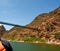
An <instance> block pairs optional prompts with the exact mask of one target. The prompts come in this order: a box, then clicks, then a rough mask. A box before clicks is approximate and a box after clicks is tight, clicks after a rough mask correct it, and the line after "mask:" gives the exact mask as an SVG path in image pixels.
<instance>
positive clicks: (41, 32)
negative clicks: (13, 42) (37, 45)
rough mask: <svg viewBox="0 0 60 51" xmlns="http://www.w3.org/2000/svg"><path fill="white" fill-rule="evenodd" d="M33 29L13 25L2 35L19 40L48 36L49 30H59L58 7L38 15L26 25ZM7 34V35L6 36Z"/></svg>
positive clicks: (59, 17) (59, 15)
mask: <svg viewBox="0 0 60 51" xmlns="http://www.w3.org/2000/svg"><path fill="white" fill-rule="evenodd" d="M26 27H30V28H33V29H26V28H21V27H13V28H12V29H11V30H10V31H8V32H7V33H5V34H4V35H3V37H5V38H8V37H9V38H12V37H13V39H17V40H19V39H20V38H22V37H23V38H24V37H48V38H49V37H50V33H51V32H58V31H60V7H58V8H57V9H55V10H54V11H51V12H49V13H43V14H40V15H38V16H37V17H36V18H35V19H34V20H33V21H32V22H31V23H30V24H28V25H26ZM6 35H7V36H6Z"/></svg>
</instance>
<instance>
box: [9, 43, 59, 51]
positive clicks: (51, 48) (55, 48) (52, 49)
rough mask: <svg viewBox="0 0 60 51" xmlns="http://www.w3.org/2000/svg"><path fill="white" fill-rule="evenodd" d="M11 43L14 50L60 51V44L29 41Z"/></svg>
mask: <svg viewBox="0 0 60 51" xmlns="http://www.w3.org/2000/svg"><path fill="white" fill-rule="evenodd" d="M10 43H11V45H12V47H13V50H14V51H60V45H53V44H43V43H27V42H10Z"/></svg>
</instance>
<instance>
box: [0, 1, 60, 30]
mask: <svg viewBox="0 0 60 51" xmlns="http://www.w3.org/2000/svg"><path fill="white" fill-rule="evenodd" d="M59 6H60V0H0V21H3V22H8V23H13V24H18V25H23V26H25V25H27V24H29V23H30V22H32V21H33V20H34V19H35V17H36V16H38V15H39V14H42V13H48V12H50V11H52V10H54V9H56V8H58V7H59ZM4 26H5V28H6V29H7V30H9V29H11V28H12V26H8V25H4Z"/></svg>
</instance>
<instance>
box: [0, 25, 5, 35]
mask: <svg viewBox="0 0 60 51" xmlns="http://www.w3.org/2000/svg"><path fill="white" fill-rule="evenodd" d="M4 32H6V29H5V28H4V26H3V25H1V24H0V35H1V36H2V35H3V33H4Z"/></svg>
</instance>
